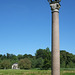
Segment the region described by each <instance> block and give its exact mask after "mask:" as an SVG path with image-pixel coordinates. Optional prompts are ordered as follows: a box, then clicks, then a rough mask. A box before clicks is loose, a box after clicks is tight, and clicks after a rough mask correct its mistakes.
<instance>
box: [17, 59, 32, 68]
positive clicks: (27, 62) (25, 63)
mask: <svg viewBox="0 0 75 75" xmlns="http://www.w3.org/2000/svg"><path fill="white" fill-rule="evenodd" d="M18 65H19V67H20V69H30V68H31V61H30V60H29V59H28V58H25V59H20V61H19V63H18Z"/></svg>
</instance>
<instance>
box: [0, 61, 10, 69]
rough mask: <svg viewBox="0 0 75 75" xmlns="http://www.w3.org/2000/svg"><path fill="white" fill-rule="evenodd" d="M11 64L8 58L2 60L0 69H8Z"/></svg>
mask: <svg viewBox="0 0 75 75" xmlns="http://www.w3.org/2000/svg"><path fill="white" fill-rule="evenodd" d="M10 66H11V63H10V60H3V61H2V62H1V63H0V69H9V68H10Z"/></svg>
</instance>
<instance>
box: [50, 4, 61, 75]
mask: <svg viewBox="0 0 75 75" xmlns="http://www.w3.org/2000/svg"><path fill="white" fill-rule="evenodd" d="M50 6H51V10H52V75H60V50H59V8H60V4H59V3H52V4H50Z"/></svg>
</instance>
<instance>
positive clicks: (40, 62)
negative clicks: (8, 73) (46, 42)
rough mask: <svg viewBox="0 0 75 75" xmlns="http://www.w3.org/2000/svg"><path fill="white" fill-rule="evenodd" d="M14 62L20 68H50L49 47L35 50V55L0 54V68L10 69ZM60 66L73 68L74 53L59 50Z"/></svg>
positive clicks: (74, 61)
mask: <svg viewBox="0 0 75 75" xmlns="http://www.w3.org/2000/svg"><path fill="white" fill-rule="evenodd" d="M14 63H18V66H19V68H20V69H33V68H37V69H41V70H42V69H44V70H47V69H49V68H51V51H50V49H49V48H46V49H38V50H36V53H35V56H32V55H31V54H24V55H21V54H18V55H17V56H16V55H14V54H9V53H7V54H4V55H2V54H0V69H11V66H12V65H13V64H14ZM60 67H61V68H75V55H73V54H72V53H69V52H66V51H65V50H61V51H60Z"/></svg>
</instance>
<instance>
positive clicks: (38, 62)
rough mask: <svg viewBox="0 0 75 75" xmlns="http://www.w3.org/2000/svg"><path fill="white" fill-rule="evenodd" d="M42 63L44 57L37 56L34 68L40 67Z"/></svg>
mask: <svg viewBox="0 0 75 75" xmlns="http://www.w3.org/2000/svg"><path fill="white" fill-rule="evenodd" d="M43 64H44V59H42V58H38V59H37V63H36V68H40V69H42V67H43Z"/></svg>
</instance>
